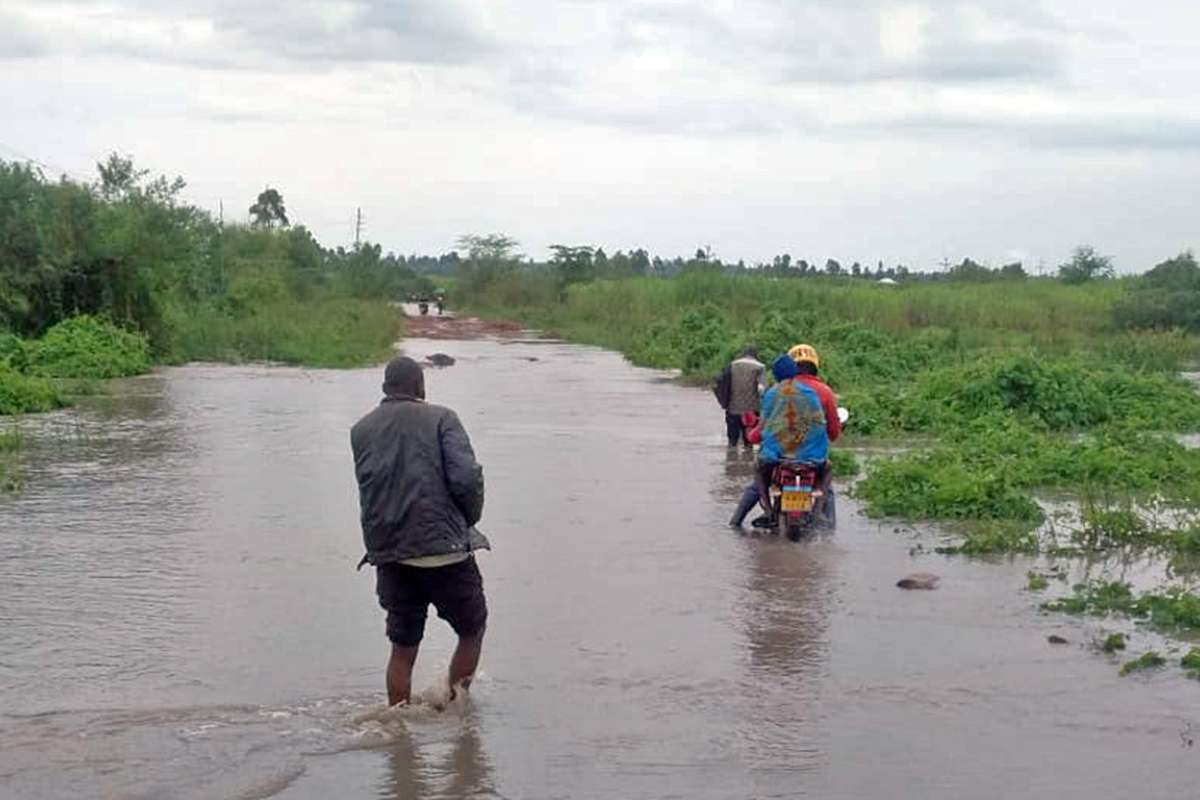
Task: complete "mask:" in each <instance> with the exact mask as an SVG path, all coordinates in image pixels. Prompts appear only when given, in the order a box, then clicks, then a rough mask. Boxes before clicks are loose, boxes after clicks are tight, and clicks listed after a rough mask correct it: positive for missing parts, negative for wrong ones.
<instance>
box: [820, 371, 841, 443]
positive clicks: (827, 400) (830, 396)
mask: <svg viewBox="0 0 1200 800" xmlns="http://www.w3.org/2000/svg"><path fill="white" fill-rule="evenodd" d="M813 388H815V389H816V390H817V394H818V395H820V397H821V408H822V409H824V411H825V430H826V431H827V432H828V433H829V441H831V442H836V441H837V440H838V437H839V436H841V435H842V421H841V420H840V419H838V399H837V395H836V394H834V393H833V389H830V388H829V385H828V384H826V383H818V384H815V385H814V387H813Z"/></svg>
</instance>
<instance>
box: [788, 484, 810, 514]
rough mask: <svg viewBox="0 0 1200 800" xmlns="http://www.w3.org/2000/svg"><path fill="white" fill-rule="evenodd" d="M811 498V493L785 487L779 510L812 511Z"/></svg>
mask: <svg viewBox="0 0 1200 800" xmlns="http://www.w3.org/2000/svg"><path fill="white" fill-rule="evenodd" d="M812 507H813V497H812V492H806V491H802V490H800V489H793V488H791V487H786V488H784V490H783V502H782V503H781V505H780V509H781V510H783V511H812Z"/></svg>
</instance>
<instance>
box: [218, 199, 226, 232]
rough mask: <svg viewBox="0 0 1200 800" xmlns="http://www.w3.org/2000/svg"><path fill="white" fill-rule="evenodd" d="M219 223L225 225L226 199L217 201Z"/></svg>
mask: <svg viewBox="0 0 1200 800" xmlns="http://www.w3.org/2000/svg"><path fill="white" fill-rule="evenodd" d="M217 224H218V225H220V226H221V227H222V228H224V227H225V201H224V200H218V201H217Z"/></svg>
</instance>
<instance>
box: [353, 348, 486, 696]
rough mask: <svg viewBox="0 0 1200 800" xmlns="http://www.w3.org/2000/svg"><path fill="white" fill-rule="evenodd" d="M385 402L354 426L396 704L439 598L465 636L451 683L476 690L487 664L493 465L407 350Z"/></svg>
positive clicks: (393, 364) (392, 365)
mask: <svg viewBox="0 0 1200 800" xmlns="http://www.w3.org/2000/svg"><path fill="white" fill-rule="evenodd" d="M383 395H384V397H383V401H382V402H381V403H380V404H379V406H378V407H377V408H376V409H375V410H374V411H372V412H371V413H369V414H367V415H366V416H365V417H363V418H362V419H360V420H359V421H358V422H357V423H356V424H355V425H354V427H353V428H352V429H351V431H350V445H351V449H352V450H353V452H354V474H355V477H356V478H357V480H358V496H359V506H360V509H361V514H362V517H361V518H362V532H363V544H364V545H365V547H366V555H364V556H363V558H362V561H360V562H359V567H360V568H361V567H362V565H363V564H371V565H372V566H374V567H375V572H376V594H377V595H378V597H379V604H380V605H381V606H382V607H383V608H384V610H386V611H387V637H388V639H389V640H390V641H391V643H392V653H391V658H390V659H389V661H388V666H387V693H388V703H389V704H390V705H396V704H399V703H407V702H408V701H409V699H410V697H411V695H412V671H413V664H414V663H415V662H416V659H417V650H418V648H419V647H420V644H421V639H422V637H423V636H424V633H425V618H426V615H427V614H428V610H429V605H430V604H433V606H434V608H436V609H437V613H438V616H439V617H441V618H442V619H444V620H446V621H447V622H448V623H450V627H452V628H453V629H454V632H455V633H456V634H458V647H457V648H456V649H455V651H454V656H453V657H452V658H451V660H450V674H449V681H450V690H451V697H452V698H453V696H454V692H455V689H456V688H457V687H462V688H464V689H466V688H467V687H468V686H469V685H470V682H471V678H472V677H473V676H474V674H475V670H476V668H477V667H478V665H479V656H480V653H481V652H482V649H483V634H484V629H485V628H486V625H487V616H488V609H487V601H486V599H485V597H484V594H483V578H482V576H481V575H480V574H479V567H478V565H476V563H475V557H474V551H475V550H479V549H490V548H491V545H490V544H489V543H488V541H487V539H486V538H485V537H484V536H483V534H481V533H480V532H479V531H478V530H476V528H475V523H477V522H478V521H479V519H480V517H481V516H482V514H483V468H482V467H480V465H479V462H477V461H476V460H475V452H474V450H472V448H471V440H470V439H469V438H468V437H467V432H466V430H465V429H464V428H463V426H462V423H461V422H460V421H459V419H458V416H457V415H456V414H455V413H454V412H453V411H451V410H450V409H448V408H443V407H442V406H437V405H433V404H432V403H427V402H425V375H424V372H423V371H422V370H421V365H420V364H418V363H417V362H416V361H414V360H412V359H411V358H407V357H405V356H397V357H396V358H393V359H392V360H391V361H390V362H389V363H388V365H387V367H386V368H385V370H384V379H383Z"/></svg>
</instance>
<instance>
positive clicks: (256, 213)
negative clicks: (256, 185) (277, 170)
mask: <svg viewBox="0 0 1200 800" xmlns="http://www.w3.org/2000/svg"><path fill="white" fill-rule="evenodd" d="M250 217H251V220H250V224H251V225H253V226H255V227H256V228H267V229H270V228H274V227H275V225H276V223H278V224H279V227H281V228H286V227H288V226H289V225H290V224H291V223H290V222H288V218H287V209H286V208H284V206H283V195H281V194H280V193H279V192H277V191H276V190H274V189H272V188H271V187H269V186H268V187H267V188H266V189H263V190H262V192H261V193H259V195H258V199H257V200H256V201H255V202H254V205H252V206H250Z"/></svg>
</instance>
